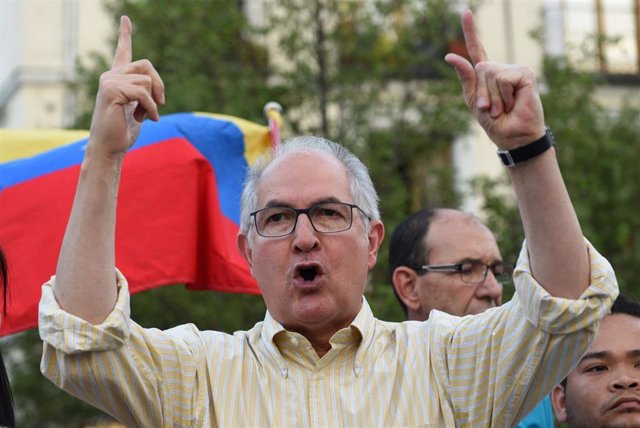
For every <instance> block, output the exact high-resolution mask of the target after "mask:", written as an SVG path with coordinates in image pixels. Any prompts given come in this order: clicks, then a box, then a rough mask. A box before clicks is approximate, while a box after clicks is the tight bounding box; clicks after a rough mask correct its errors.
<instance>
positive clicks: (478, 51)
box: [462, 10, 488, 65]
mask: <svg viewBox="0 0 640 428" xmlns="http://www.w3.org/2000/svg"><path fill="white" fill-rule="evenodd" d="M462 32H463V33H464V41H465V43H466V45H467V52H468V53H469V57H470V58H471V62H472V63H473V64H474V65H475V64H477V63H479V62H482V61H487V59H488V57H487V53H486V52H485V50H484V45H483V44H482V42H481V41H480V37H479V36H478V30H477V29H476V26H475V24H474V22H473V14H472V13H471V11H470V10H465V11H464V13H463V14H462Z"/></svg>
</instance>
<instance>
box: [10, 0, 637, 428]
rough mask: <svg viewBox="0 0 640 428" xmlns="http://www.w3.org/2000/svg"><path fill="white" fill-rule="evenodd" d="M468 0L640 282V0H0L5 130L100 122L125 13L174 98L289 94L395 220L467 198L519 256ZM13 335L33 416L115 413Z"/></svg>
mask: <svg viewBox="0 0 640 428" xmlns="http://www.w3.org/2000/svg"><path fill="white" fill-rule="evenodd" d="M468 7H471V8H472V9H473V10H474V12H475V16H476V23H477V25H478V28H479V31H480V35H481V38H482V40H483V41H484V43H485V47H486V50H487V53H488V55H489V57H490V59H491V60H493V61H497V62H508V63H518V64H523V65H527V66H530V67H531V68H532V69H534V70H535V72H536V74H537V75H538V79H539V85H540V90H541V92H542V93H543V103H544V107H545V117H546V121H547V124H548V126H550V127H551V128H552V130H553V133H554V135H555V137H556V141H557V146H556V150H557V152H558V157H559V161H560V164H561V168H562V171H563V174H564V177H565V180H566V182H567V186H568V188H569V192H570V194H571V197H572V199H573V202H574V205H575V207H576V210H577V212H578V216H579V218H580V220H581V223H582V226H583V230H584V234H585V236H587V238H588V239H589V240H590V241H591V242H592V243H594V245H595V246H596V248H598V249H599V250H600V251H601V252H602V253H603V254H604V255H605V256H606V257H607V258H608V259H609V260H610V261H611V262H612V264H613V266H614V268H615V270H616V272H617V274H618V280H619V282H620V284H621V286H622V288H623V289H626V290H627V291H629V292H631V293H633V294H635V295H637V296H638V295H640V286H639V285H637V284H635V283H634V282H633V278H634V277H637V276H638V274H639V273H640V272H638V267H637V266H638V265H639V263H638V261H640V239H638V238H640V236H639V234H640V227H639V224H638V223H640V216H638V215H637V212H636V210H637V207H638V204H639V203H640V202H639V201H638V196H640V168H638V167H637V163H638V158H640V120H639V119H640V117H639V115H640V110H639V105H638V103H639V102H640V97H638V95H639V89H640V74H639V71H640V56H639V50H640V0H484V1H455V0H450V1H445V0H183V1H170V0H0V127H2V128H31V129H33V128H76V129H88V127H89V125H90V118H91V112H92V109H93V100H94V97H95V93H96V91H97V82H98V76H99V75H100V73H101V72H102V71H104V70H106V69H107V68H108V65H109V64H110V61H111V55H112V52H113V49H114V47H115V40H116V36H117V28H118V22H119V16H120V15H122V14H126V15H128V16H129V17H130V18H131V19H132V21H133V26H134V37H133V43H134V59H140V58H148V59H149V60H150V61H151V62H152V63H153V64H154V65H155V67H156V68H157V70H158V71H159V73H160V75H161V76H162V78H163V80H164V82H165V85H166V98H167V104H166V106H164V107H163V108H162V110H161V114H168V113H172V112H181V111H206V112H213V113H224V114H229V115H235V116H239V117H243V118H245V119H249V120H253V121H255V122H258V123H266V119H265V118H264V116H263V113H262V108H263V106H264V105H265V103H266V102H268V101H277V102H279V103H280V104H281V105H282V106H283V107H284V111H285V114H284V126H283V130H282V134H283V137H285V138H286V137H290V136H293V135H297V134H321V135H324V136H326V137H328V138H330V139H332V140H334V141H337V142H340V143H342V144H344V145H346V146H348V147H349V148H350V149H351V150H352V151H354V152H355V153H356V154H357V155H358V156H360V158H361V159H363V161H364V162H365V164H367V165H368V166H369V168H370V170H371V174H372V177H373V180H374V183H375V185H376V187H377V189H378V192H379V194H380V198H381V212H382V215H383V219H384V221H385V224H386V227H387V234H388V235H389V234H390V233H391V231H392V230H393V228H394V227H395V225H396V224H397V223H398V222H399V221H400V220H401V219H402V218H403V217H404V216H406V215H407V214H408V213H410V212H413V211H415V210H418V209H420V208H422V207H427V206H443V205H444V206H454V207H458V208H461V209H464V210H467V211H471V212H473V213H475V214H477V215H478V216H480V217H481V218H483V219H484V220H485V221H486V222H487V223H488V224H489V226H490V227H491V228H492V229H493V230H494V232H495V233H496V235H497V238H498V241H499V244H500V248H501V250H502V255H503V257H504V258H505V260H507V261H510V262H515V259H516V257H517V254H518V250H519V248H520V246H521V241H522V238H523V233H522V229H521V226H520V220H519V218H518V214H517V210H516V209H515V207H514V204H513V203H514V197H513V194H512V191H511V189H510V187H509V186H508V181H507V178H506V174H505V173H504V168H503V167H502V166H501V164H500V163H499V160H498V158H497V156H496V155H495V148H494V146H493V144H492V143H491V142H490V141H488V140H487V138H486V137H485V135H484V132H483V131H482V129H480V128H479V127H478V126H477V125H475V124H474V122H473V120H472V118H471V116H470V115H469V114H468V112H467V109H466V107H465V106H464V104H463V101H462V97H461V90H460V87H459V83H458V81H457V78H456V77H455V74H454V73H453V71H452V70H450V69H449V68H448V66H447V65H446V64H445V63H444V61H443V57H444V55H445V54H446V53H447V52H456V53H460V54H463V55H464V54H466V52H465V48H464V41H463V38H462V34H461V30H460V23H459V13H460V11H462V10H463V9H465V8H468ZM0 143H1V142H0ZM1 149H2V147H1V144H0V150H1ZM0 209H1V207H0ZM150 215H158V214H157V213H154V214H150ZM386 254H387V251H386V245H385V244H383V248H382V253H381V255H380V258H379V262H378V265H377V267H376V269H375V270H374V271H373V272H372V274H371V280H370V284H369V286H368V288H367V291H366V293H367V299H368V301H369V302H370V304H371V306H372V308H373V310H374V313H375V314H376V315H377V316H378V317H379V318H383V319H389V320H395V321H400V320H402V319H403V318H404V317H403V313H402V311H401V309H400V306H399V304H398V303H397V302H396V300H395V297H394V295H393V292H392V289H391V286H390V285H389V281H388V278H387V270H386V269H387V268H386ZM567 269H571V266H567ZM44 280H46V278H43V281H44ZM11 285H12V287H13V291H12V292H13V293H19V292H20V291H19V287H20V285H19V284H11ZM506 291H507V298H508V297H509V296H510V295H511V294H512V293H513V290H512V289H507V290H506ZM264 311H265V307H264V304H263V302H262V299H261V297H259V296H248V295H234V294H225V293H213V292H187V291H186V290H185V289H184V288H183V287H182V286H181V285H179V284H176V285H175V286H168V287H163V288H159V289H154V290H151V291H147V292H143V293H140V294H136V295H134V296H133V297H132V316H133V318H134V319H136V320H137V321H138V322H139V323H140V324H142V325H143V326H154V327H159V328H168V327H172V326H174V325H177V324H181V323H186V322H193V323H195V324H196V325H197V326H198V327H199V328H201V329H215V330H222V331H227V332H232V331H235V330H245V329H248V328H250V327H251V326H253V324H254V323H255V322H257V321H261V320H262V319H263V316H264ZM0 347H1V348H2V351H3V354H4V355H5V359H6V360H8V361H7V363H8V366H9V371H10V376H11V381H12V385H13V390H14V394H15V403H16V410H17V417H18V422H19V423H18V426H21V427H63V426H64V427H76V426H77V427H81V426H95V425H101V424H107V423H109V421H110V419H109V418H108V417H107V416H105V415H103V414H101V413H100V412H98V411H96V410H94V409H92V408H91V407H89V406H87V405H85V404H83V403H82V402H80V401H78V400H76V399H74V398H72V397H70V396H68V395H67V394H66V393H63V392H62V391H59V390H58V389H56V388H54V387H53V386H52V385H51V384H50V383H49V382H48V381H47V380H46V379H44V378H43V377H42V376H41V375H40V372H39V359H40V355H41V348H42V345H41V342H40V341H39V339H38V336H37V332H36V331H28V332H25V333H20V334H17V335H13V336H11V337H7V338H3V339H2V340H1V341H0Z"/></svg>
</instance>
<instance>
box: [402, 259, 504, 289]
mask: <svg viewBox="0 0 640 428" xmlns="http://www.w3.org/2000/svg"><path fill="white" fill-rule="evenodd" d="M411 269H413V270H415V271H416V272H418V274H419V275H424V274H426V273H428V272H441V273H459V274H460V279H461V280H462V282H466V283H468V284H482V283H483V282H484V280H485V279H487V274H488V273H489V269H491V273H493V276H495V277H496V280H497V281H498V282H499V283H501V284H506V283H508V282H510V281H511V274H512V273H513V266H512V265H510V264H507V263H503V262H496V263H494V264H492V265H487V264H484V263H482V262H479V261H469V262H462V263H456V264H451V265H424V266H420V267H412V268H411ZM420 272H422V273H420Z"/></svg>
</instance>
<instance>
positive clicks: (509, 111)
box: [445, 11, 589, 298]
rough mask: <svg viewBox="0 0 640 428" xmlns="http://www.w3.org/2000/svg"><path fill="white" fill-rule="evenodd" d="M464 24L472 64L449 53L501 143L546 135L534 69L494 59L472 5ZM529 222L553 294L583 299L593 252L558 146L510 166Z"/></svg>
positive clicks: (542, 279) (530, 240)
mask: <svg viewBox="0 0 640 428" xmlns="http://www.w3.org/2000/svg"><path fill="white" fill-rule="evenodd" d="M462 28H463V32H464V36H465V41H466V44H467V51H468V52H469V56H470V58H471V61H472V62H471V63H470V62H469V61H467V60H466V59H465V58H463V57H461V56H459V55H455V54H448V55H447V56H446V57H445V60H446V61H447V62H448V63H449V64H450V65H451V66H452V67H454V68H455V70H456V72H457V73H458V77H459V79H460V82H461V83H462V89H463V93H464V98H465V101H466V103H467V106H468V107H469V110H470V111H471V112H472V113H473V115H474V116H475V117H476V119H477V120H478V122H479V123H480V125H481V126H482V127H483V128H484V130H485V131H486V133H487V135H488V136H489V138H491V140H492V141H493V142H494V143H495V145H496V146H497V147H498V148H499V149H503V150H513V149H515V148H517V147H521V146H524V145H526V144H529V143H531V142H533V141H535V140H537V139H539V138H540V137H542V136H543V135H544V134H545V123H544V113H543V109H542V103H541V101H540V96H539V94H538V92H537V90H536V81H535V76H534V74H533V72H532V71H531V70H530V69H529V68H527V67H522V66H517V65H505V64H497V63H492V62H489V61H488V58H487V55H486V53H485V50H484V47H483V45H482V42H481V41H480V39H479V37H478V34H477V31H476V28H475V25H474V22H473V16H472V15H471V12H470V11H466V12H464V13H463V15H462ZM508 172H509V175H510V176H511V181H512V182H513V186H514V189H515V192H516V196H517V199H518V207H519V209H520V216H521V218H522V223H523V225H524V232H525V237H526V239H527V248H528V250H529V256H530V263H531V269H532V272H533V275H534V277H535V278H536V280H537V281H538V282H539V283H540V284H542V285H543V286H544V288H545V289H546V290H547V291H548V292H549V293H551V294H552V295H554V296H558V297H566V298H577V297H578V296H580V294H582V292H583V291H584V290H585V289H586V287H587V286H588V285H589V258H588V254H587V249H586V245H585V243H584V240H583V237H582V231H581V229H580V223H579V222H578V219H577V216H576V213H575V211H574V209H573V206H572V204H571V201H570V199H569V195H568V193H567V189H566V187H565V185H564V181H563V180H562V175H561V174H560V169H559V167H558V163H557V159H556V154H555V150H554V149H553V147H552V148H551V149H549V150H547V151H546V152H544V153H543V154H542V155H539V156H537V157H535V158H533V159H531V160H528V161H525V162H522V163H518V164H516V165H515V166H513V167H510V168H508Z"/></svg>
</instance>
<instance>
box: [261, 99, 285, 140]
mask: <svg viewBox="0 0 640 428" xmlns="http://www.w3.org/2000/svg"><path fill="white" fill-rule="evenodd" d="M264 115H265V116H266V117H267V120H268V123H269V133H270V134H271V144H272V148H273V150H276V149H277V148H278V146H279V145H280V127H281V126H282V106H281V105H280V104H278V103H277V102H275V101H270V102H268V103H267V104H265V106H264Z"/></svg>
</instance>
